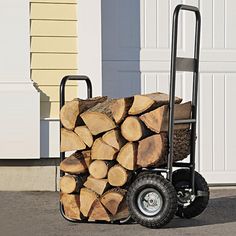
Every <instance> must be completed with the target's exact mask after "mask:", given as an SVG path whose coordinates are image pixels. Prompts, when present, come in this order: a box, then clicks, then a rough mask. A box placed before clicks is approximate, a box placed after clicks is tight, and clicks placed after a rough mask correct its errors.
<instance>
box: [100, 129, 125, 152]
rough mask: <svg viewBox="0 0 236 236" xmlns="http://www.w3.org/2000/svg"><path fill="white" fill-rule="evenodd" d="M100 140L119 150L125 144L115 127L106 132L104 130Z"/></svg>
mask: <svg viewBox="0 0 236 236" xmlns="http://www.w3.org/2000/svg"><path fill="white" fill-rule="evenodd" d="M102 140H103V141H104V142H105V143H106V144H108V145H110V146H112V147H114V148H115V149H117V150H120V148H121V147H122V146H123V145H124V144H125V142H126V141H125V139H124V138H123V137H122V135H121V133H120V131H119V130H117V129H113V130H110V131H108V132H106V133H105V134H104V135H103V136H102Z"/></svg>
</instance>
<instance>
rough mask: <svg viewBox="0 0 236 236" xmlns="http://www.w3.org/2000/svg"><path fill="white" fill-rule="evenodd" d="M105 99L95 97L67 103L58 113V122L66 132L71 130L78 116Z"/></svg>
mask: <svg viewBox="0 0 236 236" xmlns="http://www.w3.org/2000/svg"><path fill="white" fill-rule="evenodd" d="M106 99H107V97H95V98H90V99H86V100H83V99H79V98H77V99H74V100H72V101H70V102H67V103H66V104H65V105H64V106H63V107H62V109H61V111H60V120H61V123H62V124H63V126H64V127H65V128H66V129H68V130H73V129H74V128H75V125H76V120H77V117H78V115H79V114H81V113H83V112H85V111H86V110H88V109H89V108H91V107H93V106H95V105H96V104H98V103H100V102H104V101H105V100H106Z"/></svg>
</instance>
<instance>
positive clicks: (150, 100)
mask: <svg viewBox="0 0 236 236" xmlns="http://www.w3.org/2000/svg"><path fill="white" fill-rule="evenodd" d="M181 101H182V99H181V98H178V97H176V98H175V103H181ZM168 103H169V96H168V95H167V94H165V93H150V94H144V95H135V96H134V101H133V104H132V106H131V108H130V109H129V114H130V115H138V114H141V113H144V112H147V111H150V110H153V109H155V108H157V107H160V106H162V105H167V104H168Z"/></svg>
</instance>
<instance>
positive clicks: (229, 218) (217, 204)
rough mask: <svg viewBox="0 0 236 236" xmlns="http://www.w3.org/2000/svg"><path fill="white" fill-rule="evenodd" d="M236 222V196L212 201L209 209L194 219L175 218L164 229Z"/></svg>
mask: <svg viewBox="0 0 236 236" xmlns="http://www.w3.org/2000/svg"><path fill="white" fill-rule="evenodd" d="M230 222H236V196H230V197H220V198H214V199H210V201H209V205H208V207H207V209H206V210H205V211H204V212H203V213H202V214H201V215H200V216H198V217H196V218H192V219H181V218H177V217H176V218H174V219H173V220H172V221H171V222H170V223H169V224H168V225H167V226H166V227H164V228H183V227H196V226H206V225H215V224H224V223H230Z"/></svg>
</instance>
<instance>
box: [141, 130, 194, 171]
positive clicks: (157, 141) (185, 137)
mask: <svg viewBox="0 0 236 236" xmlns="http://www.w3.org/2000/svg"><path fill="white" fill-rule="evenodd" d="M173 145H174V161H179V160H182V159H184V158H186V157H187V156H188V155H189V153H190V130H188V129H185V130H175V131H174V140H173ZM167 154H168V138H167V133H161V134H155V135H152V136H150V137H147V138H145V139H143V140H141V141H139V145H138V155H137V164H138V165H139V166H141V167H148V166H152V165H155V166H159V165H162V164H165V163H167Z"/></svg>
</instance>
